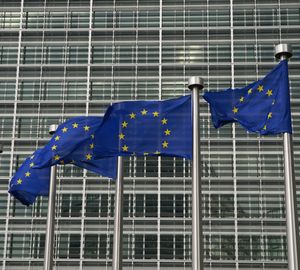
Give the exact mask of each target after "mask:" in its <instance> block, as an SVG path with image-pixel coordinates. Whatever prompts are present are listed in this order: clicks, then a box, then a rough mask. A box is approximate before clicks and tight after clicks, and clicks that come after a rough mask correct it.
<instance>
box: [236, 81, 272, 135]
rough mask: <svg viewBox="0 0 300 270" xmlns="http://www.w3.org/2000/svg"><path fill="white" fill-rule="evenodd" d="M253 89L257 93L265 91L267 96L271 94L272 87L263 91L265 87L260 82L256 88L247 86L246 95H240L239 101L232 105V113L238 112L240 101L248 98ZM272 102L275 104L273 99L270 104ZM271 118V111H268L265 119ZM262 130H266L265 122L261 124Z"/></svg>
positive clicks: (242, 101)
mask: <svg viewBox="0 0 300 270" xmlns="http://www.w3.org/2000/svg"><path fill="white" fill-rule="evenodd" d="M255 90H256V91H257V92H259V93H264V92H265V95H266V96H268V97H271V96H273V90H272V89H268V90H267V91H264V90H265V89H264V86H263V85H261V84H260V85H258V86H257V88H256V89H253V88H249V89H248V90H247V95H246V96H241V97H240V98H239V103H238V104H236V105H235V106H233V108H232V112H233V114H234V115H235V114H237V113H238V112H239V106H241V105H242V103H244V102H245V101H246V100H247V98H248V97H249V96H250V95H252V94H253V92H254V91H255ZM274 104H275V100H273V102H272V105H274ZM271 118H272V112H269V113H268V115H267V120H270V119H271ZM263 130H267V124H265V125H264V126H263Z"/></svg>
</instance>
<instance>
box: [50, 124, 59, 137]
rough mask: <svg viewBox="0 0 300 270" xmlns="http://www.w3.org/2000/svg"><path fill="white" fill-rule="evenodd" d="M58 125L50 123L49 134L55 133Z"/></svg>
mask: <svg viewBox="0 0 300 270" xmlns="http://www.w3.org/2000/svg"><path fill="white" fill-rule="evenodd" d="M57 127H58V125H55V124H53V125H50V126H49V134H50V135H53V134H54V133H55V131H56V130H57Z"/></svg>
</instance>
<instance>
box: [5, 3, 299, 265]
mask: <svg viewBox="0 0 300 270" xmlns="http://www.w3.org/2000/svg"><path fill="white" fill-rule="evenodd" d="M299 36H300V4H299V3H298V1H297V0H250V1H249V0H247V1H246V0H220V1H217V0H210V1H208V0H172V1H171V0H147V1H146V0H135V1H132V0H131V1H129V0H122V1H121V0H90V1H83V0H82V1H80V0H43V1H42V0H11V1H4V0H3V1H0V101H1V106H0V116H1V117H0V139H1V143H3V144H4V153H3V154H2V155H1V156H0V166H1V170H0V186H1V189H0V202H1V207H0V260H1V262H2V269H3V270H7V269H14V270H15V269H41V266H42V264H43V256H44V243H45V224H46V213H47V211H46V210H47V198H39V199H38V201H37V203H36V204H35V205H33V206H32V207H29V208H26V207H23V206H22V205H21V204H20V203H18V202H16V201H15V200H14V199H12V198H9V197H8V195H7V186H8V181H9V178H10V177H11V176H12V175H13V174H14V172H15V171H16V169H17V168H18V166H20V164H21V163H22V162H23V160H24V158H25V157H26V156H28V155H29V154H31V153H32V152H33V151H34V150H35V149H36V148H37V147H40V146H42V145H44V144H45V143H46V141H47V140H48V139H49V135H48V127H49V125H50V124H53V123H61V122H62V121H64V120H65V119H67V118H69V117H72V116H78V115H102V114H103V113H104V111H105V108H106V106H107V105H108V104H110V103H111V102H114V101H122V100H136V99H165V98H172V97H175V96H180V95H183V94H188V93H189V90H188V89H187V87H186V85H187V81H188V78H189V77H190V76H202V77H203V78H204V80H205V88H206V89H210V90H222V89H225V88H228V87H231V86H235V87H239V86H243V85H245V84H247V83H250V82H252V81H254V80H256V79H257V78H260V77H262V76H264V75H265V74H266V73H267V72H268V71H269V70H270V69H271V68H272V67H273V66H274V65H275V64H276V62H275V60H274V54H273V49H274V45H276V44H278V43H280V42H285V43H289V44H291V45H292V46H293V50H294V56H293V58H292V59H291V61H290V81H291V97H292V112H293V128H294V148H295V163H296V164H295V170H296V177H297V176H298V175H299V173H300V171H299V170H300V154H299V150H300V148H299V147H300V144H299V142H300V134H299V132H300V119H299V109H298V108H299V101H300V99H299V98H300V94H299V93H300V92H299V87H300V75H299V64H300V45H299V41H300V38H299ZM200 121H201V126H200V128H201V154H202V174H203V182H202V189H203V209H202V210H203V218H204V228H203V231H204V248H205V250H204V254H205V259H204V262H205V269H221V268H222V269H228V270H229V269H275V270H276V269H287V250H286V237H285V209H284V208H285V207H284V179H283V154H282V138H281V136H275V137H265V138H260V137H258V136H257V135H255V134H254V135H253V134H248V133H246V132H245V131H244V130H243V129H242V128H241V127H239V126H238V125H234V126H225V127H223V128H222V129H220V130H215V129H214V128H213V127H212V124H211V121H210V116H209V112H208V107H207V105H206V104H205V103H204V102H202V101H201V112H200ZM58 176H59V180H58V186H57V189H58V190H57V205H56V217H57V218H56V236H55V252H54V254H55V267H56V269H110V267H111V257H112V239H113V219H114V183H113V182H111V181H108V180H107V179H105V178H102V177H99V176H97V175H94V174H92V173H89V172H86V171H83V170H81V169H78V168H75V167H71V166H65V167H60V168H59V172H58ZM190 176H191V164H190V162H188V161H186V160H182V159H179V158H156V157H138V158H137V157H130V158H127V159H125V181H124V182H125V183H124V184H125V186H124V191H125V202H124V236H123V242H124V248H123V253H124V254H123V262H124V269H191V178H190ZM297 180H298V178H297ZM298 197H299V194H298ZM298 202H299V203H298V205H299V206H298V209H300V199H299V200H298ZM299 214H300V213H299Z"/></svg>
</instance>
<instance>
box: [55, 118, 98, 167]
mask: <svg viewBox="0 0 300 270" xmlns="http://www.w3.org/2000/svg"><path fill="white" fill-rule="evenodd" d="M70 128H71V129H80V128H83V130H84V131H85V132H89V131H90V128H91V127H90V126H88V125H84V126H81V125H80V124H78V123H77V122H74V123H72V124H71V127H63V128H62V129H61V131H62V133H63V134H60V136H59V135H56V136H55V137H54V144H53V145H52V146H51V150H52V151H53V152H55V151H58V147H59V146H58V142H59V141H60V139H61V136H62V135H64V134H65V133H67V132H68V131H69V129H70ZM90 137H91V140H92V141H91V143H90V144H89V145H88V146H89V147H88V149H89V150H90V151H91V152H87V153H86V154H85V156H84V158H85V160H92V157H93V155H92V150H93V149H94V148H95V144H94V142H93V139H94V137H95V136H94V134H91V136H90ZM53 160H54V161H56V162H59V164H61V165H64V164H65V161H64V160H62V159H61V157H60V156H59V155H58V154H55V155H54V153H53ZM71 163H72V162H71Z"/></svg>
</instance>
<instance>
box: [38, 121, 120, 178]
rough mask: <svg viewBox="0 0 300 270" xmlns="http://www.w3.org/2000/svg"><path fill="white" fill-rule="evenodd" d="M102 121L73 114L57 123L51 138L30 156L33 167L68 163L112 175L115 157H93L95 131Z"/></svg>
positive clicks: (115, 163) (115, 162) (115, 169)
mask: <svg viewBox="0 0 300 270" xmlns="http://www.w3.org/2000/svg"><path fill="white" fill-rule="evenodd" d="M101 122H102V118H101V117H97V116H78V117H73V118H71V119H69V120H67V121H65V122H64V123H62V124H61V125H59V126H58V128H57V130H56V132H55V133H54V135H53V137H52V138H51V140H50V141H49V142H48V143H47V144H46V145H45V146H44V148H42V149H41V151H39V153H38V154H37V155H36V156H35V158H34V168H45V167H50V166H52V165H56V164H60V165H63V164H68V163H72V164H74V165H76V166H78V167H82V168H85V169H87V170H89V171H92V172H95V173H97V174H100V175H103V176H106V177H109V178H113V179H115V178H116V174H117V159H116V158H115V157H112V158H106V159H99V160H95V159H94V156H93V149H94V147H95V134H94V133H95V130H96V128H97V127H99V126H100V124H101Z"/></svg>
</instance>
